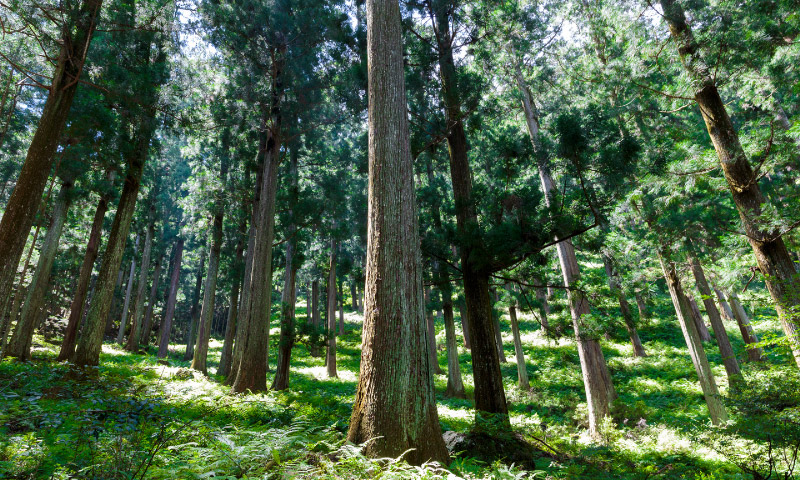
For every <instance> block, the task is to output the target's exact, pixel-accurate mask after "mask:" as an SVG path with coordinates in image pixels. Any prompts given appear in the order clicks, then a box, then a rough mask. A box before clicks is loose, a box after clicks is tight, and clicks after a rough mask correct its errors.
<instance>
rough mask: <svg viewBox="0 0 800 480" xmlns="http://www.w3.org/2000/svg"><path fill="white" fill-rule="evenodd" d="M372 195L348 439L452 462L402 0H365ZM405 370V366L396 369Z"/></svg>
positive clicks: (382, 450)
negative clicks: (423, 231)
mask: <svg viewBox="0 0 800 480" xmlns="http://www.w3.org/2000/svg"><path fill="white" fill-rule="evenodd" d="M367 25H368V39H367V46H368V47H367V53H368V59H369V61H368V62H367V63H368V70H369V87H368V93H369V130H370V134H369V194H368V197H367V201H368V222H367V225H368V227H367V229H368V233H367V238H368V239H369V240H368V242H367V268H366V270H367V281H366V300H365V307H364V311H365V319H364V335H363V342H362V350H361V352H362V353H361V372H360V375H359V382H358V389H357V390H356V397H355V401H354V404H353V414H352V416H351V418H350V429H349V431H348V434H347V439H348V440H349V441H351V442H354V443H359V444H360V443H366V445H365V452H366V453H367V454H368V455H370V456H377V457H390V458H396V457H398V456H402V457H403V459H404V460H406V461H408V462H409V463H411V464H412V465H420V464H422V463H424V462H427V461H430V460H435V461H438V462H440V463H442V464H444V465H447V464H449V458H448V457H449V456H448V453H447V449H446V447H445V445H444V440H443V438H442V431H441V427H440V425H439V418H438V414H437V411H436V397H435V394H434V389H433V375H432V374H431V368H430V365H426V364H427V363H428V357H427V355H426V352H425V350H426V342H427V340H426V335H427V334H426V329H425V324H424V322H425V316H424V306H423V303H422V302H423V299H422V289H423V285H422V259H421V255H420V247H419V226H418V219H417V208H416V202H415V200H416V197H415V194H414V179H413V163H412V160H411V146H410V142H409V130H408V117H407V110H406V108H407V107H406V95H405V84H404V74H403V48H402V43H401V42H402V40H401V38H402V28H401V23H400V8H399V5H398V2H397V1H396V0H367ZM399 372H402V374H398V373H399Z"/></svg>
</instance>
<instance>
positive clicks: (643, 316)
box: [634, 292, 650, 322]
mask: <svg viewBox="0 0 800 480" xmlns="http://www.w3.org/2000/svg"><path fill="white" fill-rule="evenodd" d="M634 297H635V298H636V308H638V309H639V320H640V321H642V322H643V321H645V320H648V319H649V318H650V315H649V314H648V313H647V303H645V301H644V297H642V294H641V293H640V292H636V293H634Z"/></svg>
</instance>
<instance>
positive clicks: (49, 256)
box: [5, 179, 73, 360]
mask: <svg viewBox="0 0 800 480" xmlns="http://www.w3.org/2000/svg"><path fill="white" fill-rule="evenodd" d="M72 187H73V184H72V180H71V179H70V180H66V181H64V183H63V184H62V185H61V191H60V192H59V194H58V198H57V199H56V202H55V206H54V208H53V216H52V219H51V221H50V227H49V228H48V229H47V234H45V237H44V243H43V244H42V249H41V251H40V252H39V263H38V264H37V266H36V271H35V272H34V275H33V280H32V281H31V284H30V286H29V287H28V294H27V298H26V299H25V306H24V307H23V308H22V317H21V318H20V320H19V322H18V323H17V328H16V329H15V330H14V335H13V336H12V337H11V342H10V343H9V344H8V348H7V349H6V351H5V355H6V356H8V357H17V358H18V359H20V360H29V359H30V357H31V343H32V341H33V331H34V328H35V327H36V325H37V324H38V323H39V322H40V321H41V319H42V317H43V316H45V315H46V314H47V312H46V311H44V308H43V307H44V300H45V295H46V294H47V291H48V290H49V289H50V272H51V271H52V269H53V262H54V261H55V258H56V254H57V253H58V242H59V240H60V239H61V232H62V231H63V229H64V222H65V221H66V219H67V211H68V210H69V207H70V204H71V203H72Z"/></svg>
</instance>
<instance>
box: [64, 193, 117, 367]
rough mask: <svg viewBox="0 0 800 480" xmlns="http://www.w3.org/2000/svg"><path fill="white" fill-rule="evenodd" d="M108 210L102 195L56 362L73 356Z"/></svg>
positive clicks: (106, 196) (106, 198) (106, 199)
mask: <svg viewBox="0 0 800 480" xmlns="http://www.w3.org/2000/svg"><path fill="white" fill-rule="evenodd" d="M107 210H108V195H102V196H101V197H100V202H99V203H98V204H97V209H96V210H95V212H94V220H93V221H92V229H91V233H90V234H89V243H88V244H87V245H86V253H85V254H84V256H83V264H82V265H81V271H80V274H79V275H78V285H77V287H76V288H75V293H74V295H73V297H72V305H71V307H70V312H69V321H68V322H67V330H66V332H64V341H63V342H62V343H61V351H60V352H59V353H58V358H57V359H56V360H58V361H64V360H69V359H70V358H72V355H74V354H75V340H76V339H77V338H78V327H79V326H80V323H81V320H82V319H83V312H84V311H85V306H86V294H87V293H88V291H89V283H90V281H91V278H92V270H93V269H94V263H95V261H97V254H98V252H99V251H100V242H101V236H102V234H103V220H104V219H105V216H106V211H107Z"/></svg>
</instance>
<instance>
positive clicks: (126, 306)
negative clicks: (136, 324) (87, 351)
mask: <svg viewBox="0 0 800 480" xmlns="http://www.w3.org/2000/svg"><path fill="white" fill-rule="evenodd" d="M137 250H139V236H138V235H137V236H136V243H135V246H134V248H133V258H131V268H130V273H129V274H128V282H127V284H126V285H127V286H126V287H125V302H124V303H123V304H122V317H120V319H119V329H118V331H117V343H118V344H120V345H122V340H123V339H124V338H125V329H126V327H127V326H128V313H129V312H130V306H131V293H132V292H133V284H134V282H135V281H136V252H137Z"/></svg>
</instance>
